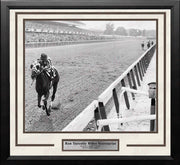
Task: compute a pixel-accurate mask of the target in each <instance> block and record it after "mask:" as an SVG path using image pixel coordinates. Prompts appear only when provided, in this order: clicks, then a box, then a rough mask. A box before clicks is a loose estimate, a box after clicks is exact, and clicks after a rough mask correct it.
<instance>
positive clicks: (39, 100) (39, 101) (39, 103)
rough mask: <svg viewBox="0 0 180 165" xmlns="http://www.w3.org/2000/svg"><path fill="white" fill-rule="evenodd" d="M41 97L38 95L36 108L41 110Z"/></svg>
mask: <svg viewBox="0 0 180 165" xmlns="http://www.w3.org/2000/svg"><path fill="white" fill-rule="evenodd" d="M41 97H42V95H40V94H38V107H39V108H41Z"/></svg>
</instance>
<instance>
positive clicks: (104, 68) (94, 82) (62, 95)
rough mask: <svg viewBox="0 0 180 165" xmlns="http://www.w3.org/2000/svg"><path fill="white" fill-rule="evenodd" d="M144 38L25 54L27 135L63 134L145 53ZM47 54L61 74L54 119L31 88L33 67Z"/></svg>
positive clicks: (60, 47)
mask: <svg viewBox="0 0 180 165" xmlns="http://www.w3.org/2000/svg"><path fill="white" fill-rule="evenodd" d="M143 40H144V39H142V38H127V39H124V40H121V41H114V42H102V43H90V44H79V45H66V46H57V47H46V48H44V47H43V48H33V49H26V51H25V131H26V132H57V131H61V130H62V129H63V128H64V127H65V126H66V125H67V124H68V123H70V122H71V121H72V120H73V119H74V118H75V117H76V116H77V115H78V114H79V113H80V112H82V111H83V109H84V108H86V107H87V106H88V105H89V104H90V103H91V102H92V101H93V100H95V99H97V97H98V96H99V95H100V94H101V93H102V92H103V91H104V90H105V89H106V88H107V87H108V86H109V85H110V84H111V83H112V82H113V81H114V80H115V79H116V78H117V77H119V75H120V74H122V73H123V72H124V71H125V70H126V69H127V68H128V67H129V66H130V65H131V64H132V63H133V62H134V61H135V60H137V59H138V58H139V57H140V56H141V55H142V53H143V52H144V51H142V49H141V43H142V41H143ZM41 53H46V54H47V55H48V56H49V57H50V58H51V59H52V62H53V65H54V66H55V67H56V68H57V70H58V72H59V74H60V81H59V84H58V89H57V94H56V98H55V101H54V103H53V106H54V107H55V109H53V110H52V112H51V116H50V117H47V116H46V113H45V111H43V110H42V109H40V108H38V107H37V93H36V91H35V83H34V84H33V85H32V86H31V82H32V80H31V78H30V75H31V73H30V64H31V63H32V62H33V61H34V60H36V59H38V58H39V57H40V54H41Z"/></svg>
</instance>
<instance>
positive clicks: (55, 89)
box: [51, 83, 58, 101]
mask: <svg viewBox="0 0 180 165" xmlns="http://www.w3.org/2000/svg"><path fill="white" fill-rule="evenodd" d="M57 84H58V83H54V84H53V94H52V96H51V101H54V99H55V94H56V91H57Z"/></svg>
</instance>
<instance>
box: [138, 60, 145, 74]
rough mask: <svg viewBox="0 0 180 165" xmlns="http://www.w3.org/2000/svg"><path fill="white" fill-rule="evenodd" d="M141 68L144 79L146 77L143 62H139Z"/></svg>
mask: <svg viewBox="0 0 180 165" xmlns="http://www.w3.org/2000/svg"><path fill="white" fill-rule="evenodd" d="M139 66H140V68H141V71H142V77H144V68H143V65H142V60H140V61H139Z"/></svg>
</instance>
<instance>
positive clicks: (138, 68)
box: [137, 63, 143, 81]
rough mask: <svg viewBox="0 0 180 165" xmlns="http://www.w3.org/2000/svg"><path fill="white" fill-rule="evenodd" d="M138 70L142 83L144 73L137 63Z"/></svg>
mask: <svg viewBox="0 0 180 165" xmlns="http://www.w3.org/2000/svg"><path fill="white" fill-rule="evenodd" d="M137 68H138V70H139V76H140V79H141V81H142V80H143V78H142V73H141V68H140V65H139V63H137Z"/></svg>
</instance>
